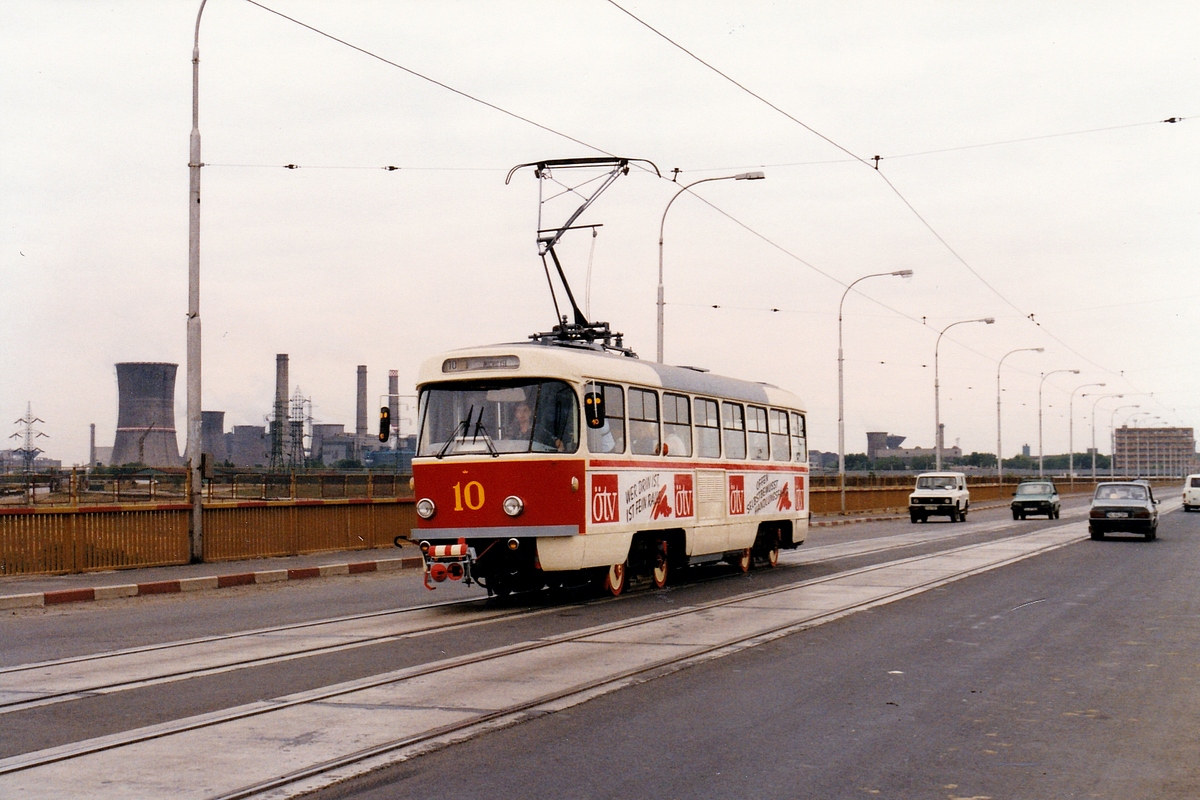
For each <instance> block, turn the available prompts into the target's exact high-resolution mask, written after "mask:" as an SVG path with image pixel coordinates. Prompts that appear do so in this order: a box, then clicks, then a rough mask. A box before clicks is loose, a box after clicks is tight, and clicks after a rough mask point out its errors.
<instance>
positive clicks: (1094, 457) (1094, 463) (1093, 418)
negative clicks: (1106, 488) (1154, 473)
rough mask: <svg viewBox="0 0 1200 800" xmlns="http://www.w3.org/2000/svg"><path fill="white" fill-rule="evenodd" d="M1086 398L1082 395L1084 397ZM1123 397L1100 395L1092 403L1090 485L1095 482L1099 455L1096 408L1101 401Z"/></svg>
mask: <svg viewBox="0 0 1200 800" xmlns="http://www.w3.org/2000/svg"><path fill="white" fill-rule="evenodd" d="M1087 396H1088V395H1086V394H1085V395H1084V397H1087ZM1124 396H1125V395H1123V394H1102V395H1100V396H1099V397H1097V398H1096V399H1095V400H1094V401H1093V402H1092V483H1095V482H1096V456H1097V455H1099V453H1098V452H1097V450H1096V406H1098V405H1100V401H1101V400H1109V399H1111V398H1114V397H1124Z"/></svg>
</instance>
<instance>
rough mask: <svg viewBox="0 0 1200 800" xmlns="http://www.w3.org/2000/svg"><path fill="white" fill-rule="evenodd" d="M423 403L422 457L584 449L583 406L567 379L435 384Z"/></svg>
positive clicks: (556, 451) (426, 391) (428, 389)
mask: <svg viewBox="0 0 1200 800" xmlns="http://www.w3.org/2000/svg"><path fill="white" fill-rule="evenodd" d="M420 408H421V439H420V444H419V445H418V447H417V455H418V456H436V457H438V458H442V457H445V456H451V455H466V454H472V455H475V454H480V453H488V454H490V453H497V454H498V453H530V452H532V453H574V452H575V451H576V450H578V449H579V405H578V402H577V401H576V399H575V392H574V391H573V390H572V389H571V387H570V386H568V385H567V384H565V383H563V382H562V381H479V382H472V383H465V382H464V383H443V384H434V385H432V386H427V387H426V388H425V389H424V390H422V392H421V400H420Z"/></svg>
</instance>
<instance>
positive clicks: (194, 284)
mask: <svg viewBox="0 0 1200 800" xmlns="http://www.w3.org/2000/svg"><path fill="white" fill-rule="evenodd" d="M206 2H208V0H200V9H199V11H197V12H196V35H195V39H194V41H193V44H192V133H191V136H190V138H189V142H188V144H189V148H188V184H189V186H188V315H187V445H186V448H185V450H184V452H185V454H186V460H187V469H188V479H189V480H188V486H189V493H190V495H191V496H190V497H189V498H188V500H189V502H190V505H191V515H190V517H189V524H188V543H189V550H190V551H191V553H190V555H191V560H192V562H193V563H195V562H199V561H202V560H203V559H204V524H203V512H204V502H203V492H202V488H203V487H202V486H201V481H202V479H203V475H202V473H201V469H200V454H201V450H202V445H201V436H200V430H201V424H200V423H201V413H200V168H201V167H202V166H203V163H202V162H201V160H200V17H201V15H203V14H204V4H205V3H206Z"/></svg>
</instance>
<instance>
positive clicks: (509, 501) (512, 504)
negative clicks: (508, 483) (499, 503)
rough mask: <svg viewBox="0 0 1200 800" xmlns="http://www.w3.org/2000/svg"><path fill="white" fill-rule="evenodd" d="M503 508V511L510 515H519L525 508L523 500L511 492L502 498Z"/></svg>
mask: <svg viewBox="0 0 1200 800" xmlns="http://www.w3.org/2000/svg"><path fill="white" fill-rule="evenodd" d="M503 508H504V513H505V514H508V515H509V516H510V517H519V516H520V515H521V512H522V511H524V510H525V501H524V500H522V499H521V498H519V497H517V496H516V495H515V494H512V495H509V496H508V497H506V498H504V505H503Z"/></svg>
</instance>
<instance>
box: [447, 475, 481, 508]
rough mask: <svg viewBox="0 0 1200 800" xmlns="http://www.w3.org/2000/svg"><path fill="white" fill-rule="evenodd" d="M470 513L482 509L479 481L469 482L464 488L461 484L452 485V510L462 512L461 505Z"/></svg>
mask: <svg viewBox="0 0 1200 800" xmlns="http://www.w3.org/2000/svg"><path fill="white" fill-rule="evenodd" d="M464 503H466V506H467V508H468V509H470V510H471V511H478V510H479V509H481V508H483V484H482V483H480V482H479V481H471V482H469V483H468V484H467V485H466V486H463V485H462V482H461V481H459V482H458V483H456V484H454V510H455V511H462V510H463V504H464Z"/></svg>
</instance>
